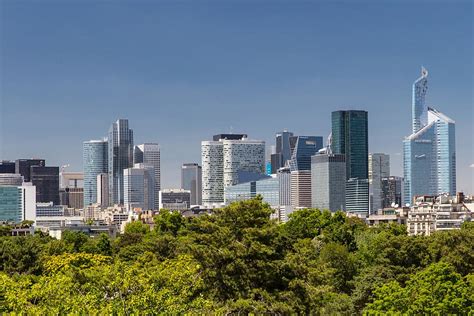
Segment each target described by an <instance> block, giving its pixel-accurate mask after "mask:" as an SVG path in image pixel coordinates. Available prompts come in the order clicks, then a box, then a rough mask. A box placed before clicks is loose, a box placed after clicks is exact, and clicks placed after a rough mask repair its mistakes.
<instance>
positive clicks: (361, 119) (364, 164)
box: [331, 110, 369, 215]
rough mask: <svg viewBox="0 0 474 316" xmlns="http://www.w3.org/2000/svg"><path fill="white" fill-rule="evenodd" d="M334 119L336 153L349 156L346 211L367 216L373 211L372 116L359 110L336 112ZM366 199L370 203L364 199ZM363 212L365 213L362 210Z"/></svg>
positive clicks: (333, 114) (346, 158) (332, 135)
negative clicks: (370, 152)
mask: <svg viewBox="0 0 474 316" xmlns="http://www.w3.org/2000/svg"><path fill="white" fill-rule="evenodd" d="M331 120H332V133H331V137H332V143H331V149H332V152H333V153H334V154H342V155H345V160H346V179H347V181H348V182H347V183H346V209H347V211H353V212H359V213H360V212H365V213H366V214H367V213H368V211H369V186H368V177H369V172H368V166H369V161H368V160H369V139H368V113H367V111H355V110H349V111H334V112H332V117H331ZM349 181H350V183H349ZM360 190H362V191H360ZM365 190H366V191H365ZM366 197H367V201H365V200H364V198H366ZM356 203H359V205H357V204H356ZM363 209H365V210H364V211H362V210H363ZM361 215H362V214H361Z"/></svg>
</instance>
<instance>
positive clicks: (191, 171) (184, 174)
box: [181, 163, 202, 205]
mask: <svg viewBox="0 0 474 316" xmlns="http://www.w3.org/2000/svg"><path fill="white" fill-rule="evenodd" d="M201 179H202V170H201V166H200V165H198V164H197V163H185V164H183V165H182V166H181V189H184V190H189V191H190V192H191V200H190V202H191V205H201V203H202V199H201V196H202V195H201V191H202V182H201V181H202V180H201Z"/></svg>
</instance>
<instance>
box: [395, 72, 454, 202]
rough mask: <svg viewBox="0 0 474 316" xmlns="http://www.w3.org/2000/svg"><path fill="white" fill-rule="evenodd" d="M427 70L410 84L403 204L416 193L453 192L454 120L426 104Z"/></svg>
mask: <svg viewBox="0 0 474 316" xmlns="http://www.w3.org/2000/svg"><path fill="white" fill-rule="evenodd" d="M427 76H428V72H427V71H426V69H424V68H422V73H421V77H420V78H418V79H417V80H416V81H415V82H414V84H413V102H412V115H413V117H412V121H413V124H412V125H413V128H412V134H411V135H410V136H408V137H406V138H405V140H404V142H403V155H404V157H403V164H404V180H405V183H404V203H406V204H412V203H413V200H414V198H415V197H416V196H422V195H441V194H445V193H446V194H455V193H456V141H455V122H454V120H452V119H451V118H449V117H447V116H446V115H444V114H443V113H441V112H439V111H437V110H435V109H434V108H431V107H427V106H426V101H425V97H426V92H427V87H428V80H427Z"/></svg>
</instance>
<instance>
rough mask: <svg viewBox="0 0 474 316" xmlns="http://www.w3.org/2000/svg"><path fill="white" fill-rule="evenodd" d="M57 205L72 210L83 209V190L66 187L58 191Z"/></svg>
mask: <svg viewBox="0 0 474 316" xmlns="http://www.w3.org/2000/svg"><path fill="white" fill-rule="evenodd" d="M59 203H60V204H61V205H64V206H67V207H70V208H74V209H83V208H84V188H75V187H66V188H62V189H60V190H59Z"/></svg>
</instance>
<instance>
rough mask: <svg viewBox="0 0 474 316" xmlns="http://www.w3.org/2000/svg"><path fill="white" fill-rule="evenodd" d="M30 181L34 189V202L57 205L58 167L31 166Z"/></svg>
mask: <svg viewBox="0 0 474 316" xmlns="http://www.w3.org/2000/svg"><path fill="white" fill-rule="evenodd" d="M30 179H31V183H32V184H33V185H34V186H35V187H36V202H42V203H47V202H53V204H55V205H57V204H59V167H42V166H31V173H30Z"/></svg>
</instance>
